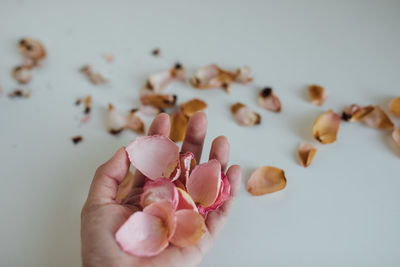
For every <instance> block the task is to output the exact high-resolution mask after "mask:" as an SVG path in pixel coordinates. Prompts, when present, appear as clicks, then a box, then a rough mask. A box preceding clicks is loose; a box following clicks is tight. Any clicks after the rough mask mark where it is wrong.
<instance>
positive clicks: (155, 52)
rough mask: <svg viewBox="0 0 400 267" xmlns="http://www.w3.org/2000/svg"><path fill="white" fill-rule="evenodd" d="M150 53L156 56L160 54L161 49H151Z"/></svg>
mask: <svg viewBox="0 0 400 267" xmlns="http://www.w3.org/2000/svg"><path fill="white" fill-rule="evenodd" d="M151 54H152V55H153V56H155V57H158V56H160V55H161V51H160V49H159V48H156V49H153V51H151Z"/></svg>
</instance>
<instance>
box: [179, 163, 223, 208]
mask: <svg viewBox="0 0 400 267" xmlns="http://www.w3.org/2000/svg"><path fill="white" fill-rule="evenodd" d="M220 187H221V164H220V163H219V161H218V160H215V159H212V160H209V161H208V162H206V163H203V164H200V165H197V166H196V167H195V168H194V170H193V171H192V173H191V174H190V176H189V179H188V181H187V184H186V188H187V191H188V193H189V195H190V196H191V197H192V198H193V200H194V202H195V203H196V204H198V205H200V206H202V207H209V206H211V205H212V204H213V203H214V202H215V200H216V199H217V197H218V193H219V190H220Z"/></svg>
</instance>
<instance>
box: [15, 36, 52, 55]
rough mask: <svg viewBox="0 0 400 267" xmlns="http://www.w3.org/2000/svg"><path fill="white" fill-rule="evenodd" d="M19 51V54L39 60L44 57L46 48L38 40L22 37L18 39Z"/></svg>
mask: <svg viewBox="0 0 400 267" xmlns="http://www.w3.org/2000/svg"><path fill="white" fill-rule="evenodd" d="M19 51H20V52H21V54H22V55H23V56H24V57H26V58H30V59H33V60H40V59H43V58H45V57H46V49H45V48H44V46H43V44H42V43H41V42H39V41H38V40H35V39H32V38H24V39H22V40H21V41H19Z"/></svg>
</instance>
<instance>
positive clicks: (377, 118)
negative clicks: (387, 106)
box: [362, 106, 394, 130]
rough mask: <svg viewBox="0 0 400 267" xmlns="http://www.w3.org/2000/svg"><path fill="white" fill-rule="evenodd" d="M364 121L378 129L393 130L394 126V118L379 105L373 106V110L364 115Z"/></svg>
mask: <svg viewBox="0 0 400 267" xmlns="http://www.w3.org/2000/svg"><path fill="white" fill-rule="evenodd" d="M362 121H363V122H364V123H365V124H367V125H368V126H371V127H373V128H376V129H383V130H393V128H394V124H393V122H392V120H391V119H390V118H389V116H388V115H387V114H386V113H385V112H384V111H383V110H382V109H381V108H380V107H379V106H373V111H372V112H369V113H368V114H367V115H366V116H364V117H363V119H362Z"/></svg>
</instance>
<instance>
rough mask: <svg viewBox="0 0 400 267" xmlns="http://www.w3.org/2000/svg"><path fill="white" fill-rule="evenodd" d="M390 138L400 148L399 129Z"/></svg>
mask: <svg viewBox="0 0 400 267" xmlns="http://www.w3.org/2000/svg"><path fill="white" fill-rule="evenodd" d="M392 137H393V140H394V142H395V143H396V144H397V145H398V146H399V147H400V128H397V129H395V130H394V131H393V133H392Z"/></svg>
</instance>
